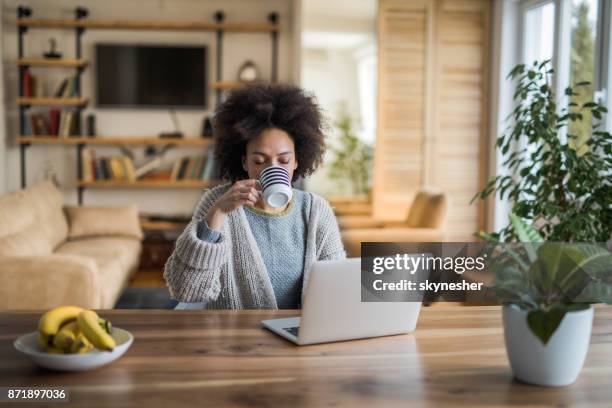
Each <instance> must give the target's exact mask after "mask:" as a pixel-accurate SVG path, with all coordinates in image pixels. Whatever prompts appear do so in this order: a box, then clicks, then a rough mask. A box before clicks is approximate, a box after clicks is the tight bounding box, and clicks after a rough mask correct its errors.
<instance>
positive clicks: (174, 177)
mask: <svg viewBox="0 0 612 408" xmlns="http://www.w3.org/2000/svg"><path fill="white" fill-rule="evenodd" d="M181 162H182V159H181V158H179V159H176V160H175V161H174V163H173V164H172V170H171V172H170V180H173V181H176V180H178V173H179V170H180V169H181Z"/></svg>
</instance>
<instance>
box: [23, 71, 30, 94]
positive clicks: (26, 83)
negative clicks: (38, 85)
mask: <svg viewBox="0 0 612 408" xmlns="http://www.w3.org/2000/svg"><path fill="white" fill-rule="evenodd" d="M21 86H22V88H23V96H25V97H26V98H29V97H31V96H32V78H31V77H30V70H29V69H26V70H25V71H23V76H22V77H21Z"/></svg>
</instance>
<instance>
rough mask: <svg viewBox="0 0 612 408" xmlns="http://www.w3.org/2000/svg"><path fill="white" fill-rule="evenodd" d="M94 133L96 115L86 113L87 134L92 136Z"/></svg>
mask: <svg viewBox="0 0 612 408" xmlns="http://www.w3.org/2000/svg"><path fill="white" fill-rule="evenodd" d="M95 135H96V116H95V115H94V114H93V113H90V114H89V115H87V136H89V137H94V136H95Z"/></svg>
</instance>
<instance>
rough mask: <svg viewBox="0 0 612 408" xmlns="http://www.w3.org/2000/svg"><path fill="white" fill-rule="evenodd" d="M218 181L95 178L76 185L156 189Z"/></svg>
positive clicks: (196, 186) (190, 186) (203, 186)
mask: <svg viewBox="0 0 612 408" xmlns="http://www.w3.org/2000/svg"><path fill="white" fill-rule="evenodd" d="M217 183H218V182H217V181H215V180H177V181H171V180H138V181H121V180H96V181H78V182H77V186H79V187H89V188H130V189H143V188H147V189H156V188H209V187H213V186H215V185H216V184H217Z"/></svg>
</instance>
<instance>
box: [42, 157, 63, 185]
mask: <svg viewBox="0 0 612 408" xmlns="http://www.w3.org/2000/svg"><path fill="white" fill-rule="evenodd" d="M43 178H44V179H45V180H51V182H53V184H55V187H59V186H60V183H59V178H58V176H57V169H56V168H55V166H54V165H53V163H51V161H50V160H45V163H44V165H43Z"/></svg>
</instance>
